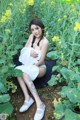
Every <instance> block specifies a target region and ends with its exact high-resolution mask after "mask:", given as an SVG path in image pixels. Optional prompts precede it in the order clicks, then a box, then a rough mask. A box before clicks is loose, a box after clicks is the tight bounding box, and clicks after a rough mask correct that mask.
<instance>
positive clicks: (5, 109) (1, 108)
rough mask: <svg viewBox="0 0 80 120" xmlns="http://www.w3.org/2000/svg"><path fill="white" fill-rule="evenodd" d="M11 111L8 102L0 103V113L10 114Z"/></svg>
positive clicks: (11, 107)
mask: <svg viewBox="0 0 80 120" xmlns="http://www.w3.org/2000/svg"><path fill="white" fill-rule="evenodd" d="M12 112H13V106H12V104H11V103H10V102H8V103H4V104H0V114H1V113H5V114H9V115H10V114H11V113H12Z"/></svg>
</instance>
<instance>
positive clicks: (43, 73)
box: [38, 67, 46, 77]
mask: <svg viewBox="0 0 80 120" xmlns="http://www.w3.org/2000/svg"><path fill="white" fill-rule="evenodd" d="M45 74H46V68H43V67H42V68H40V69H39V75H38V77H43V76H44V75H45Z"/></svg>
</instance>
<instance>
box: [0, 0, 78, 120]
mask: <svg viewBox="0 0 80 120" xmlns="http://www.w3.org/2000/svg"><path fill="white" fill-rule="evenodd" d="M34 17H37V18H40V19H41V20H42V21H43V23H44V24H45V35H46V37H47V39H48V40H49V42H50V46H49V51H48V54H47V57H49V58H51V59H52V60H55V61H56V66H54V67H53V68H52V71H53V72H57V74H56V75H54V74H53V75H52V77H51V79H50V80H49V82H48V84H49V85H50V86H54V85H57V84H58V83H61V82H63V81H65V82H66V84H67V85H66V86H64V87H62V90H61V91H60V92H59V93H58V94H59V95H60V96H61V99H59V100H57V101H56V103H57V104H55V102H54V107H55V112H54V116H55V119H56V120H59V119H62V120H73V119H75V120H80V115H79V114H77V113H76V112H75V109H76V108H78V109H79V110H80V1H79V0H47V1H46V0H7V1H5V0H0V113H6V114H8V115H10V114H11V113H12V112H13V106H12V104H11V103H10V99H11V98H10V95H9V90H11V91H12V92H15V91H16V89H17V86H16V85H15V84H14V83H13V80H12V78H13V77H16V76H21V75H22V73H21V72H20V71H18V70H15V69H14V68H15V65H14V62H13V59H17V56H18V54H19V51H20V49H21V48H22V47H23V45H24V44H25V42H26V40H27V38H28V36H29V34H30V33H29V30H28V24H29V21H30V20H31V19H32V18H34ZM8 80H9V81H8ZM7 107H8V108H9V109H8V111H7ZM2 108H3V109H2Z"/></svg>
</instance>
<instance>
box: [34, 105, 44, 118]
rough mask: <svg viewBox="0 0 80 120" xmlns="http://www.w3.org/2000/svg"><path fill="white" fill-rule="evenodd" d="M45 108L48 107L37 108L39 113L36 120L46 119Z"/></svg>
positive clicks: (36, 114)
mask: <svg viewBox="0 0 80 120" xmlns="http://www.w3.org/2000/svg"><path fill="white" fill-rule="evenodd" d="M45 108H46V106H45V105H44V104H43V106H41V107H39V108H37V111H36V113H35V116H34V120H42V118H43V117H44V113H45Z"/></svg>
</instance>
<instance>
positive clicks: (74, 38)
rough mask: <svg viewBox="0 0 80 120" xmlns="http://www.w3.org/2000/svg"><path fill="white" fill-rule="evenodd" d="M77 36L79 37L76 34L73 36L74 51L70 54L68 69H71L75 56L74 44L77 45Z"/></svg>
mask: <svg viewBox="0 0 80 120" xmlns="http://www.w3.org/2000/svg"><path fill="white" fill-rule="evenodd" d="M76 36H77V34H76V33H75V34H74V36H73V42H72V45H71V47H72V51H71V52H70V58H69V61H68V62H69V64H68V69H70V68H71V63H72V57H73V55H74V44H75V40H76Z"/></svg>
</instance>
